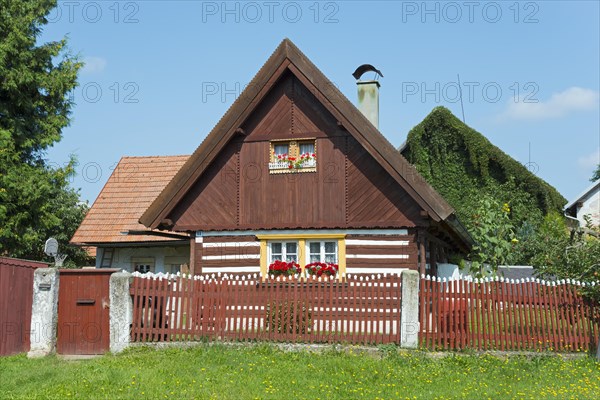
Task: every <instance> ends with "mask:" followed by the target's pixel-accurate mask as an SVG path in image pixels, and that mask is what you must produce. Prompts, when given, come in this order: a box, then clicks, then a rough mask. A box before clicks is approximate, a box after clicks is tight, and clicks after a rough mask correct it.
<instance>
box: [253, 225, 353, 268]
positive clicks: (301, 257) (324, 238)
mask: <svg viewBox="0 0 600 400" xmlns="http://www.w3.org/2000/svg"><path fill="white" fill-rule="evenodd" d="M257 238H258V239H259V240H260V271H261V275H262V276H267V271H268V268H269V264H271V263H272V262H274V261H275V260H278V259H280V260H282V261H296V262H297V263H298V264H300V266H301V267H302V269H303V270H304V266H305V265H307V264H310V263H313V262H317V261H321V262H331V263H337V264H338V266H339V274H338V277H339V278H342V277H343V276H344V275H345V274H346V240H345V235H343V234H304V235H302V234H300V235H298V234H296V235H278V234H272V235H258V236H257Z"/></svg>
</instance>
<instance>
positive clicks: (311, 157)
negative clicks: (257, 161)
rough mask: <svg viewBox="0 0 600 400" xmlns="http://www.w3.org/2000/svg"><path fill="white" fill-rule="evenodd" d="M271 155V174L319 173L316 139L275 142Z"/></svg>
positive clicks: (272, 145) (271, 147)
mask: <svg viewBox="0 0 600 400" xmlns="http://www.w3.org/2000/svg"><path fill="white" fill-rule="evenodd" d="M269 154H270V158H269V172H270V173H271V174H285V173H296V172H316V171H317V144H316V140H315V139H314V138H311V139H298V140H273V141H271V143H270V150H269Z"/></svg>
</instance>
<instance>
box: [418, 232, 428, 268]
mask: <svg viewBox="0 0 600 400" xmlns="http://www.w3.org/2000/svg"><path fill="white" fill-rule="evenodd" d="M417 243H419V274H420V275H425V267H426V265H425V264H426V260H425V257H426V254H425V235H424V234H423V231H419V232H418V233H417Z"/></svg>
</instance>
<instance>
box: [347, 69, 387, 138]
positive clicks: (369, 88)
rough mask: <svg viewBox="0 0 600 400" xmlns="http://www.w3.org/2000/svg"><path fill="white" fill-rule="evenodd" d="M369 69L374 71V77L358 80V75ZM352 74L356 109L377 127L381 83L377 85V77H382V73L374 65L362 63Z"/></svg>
mask: <svg viewBox="0 0 600 400" xmlns="http://www.w3.org/2000/svg"><path fill="white" fill-rule="evenodd" d="M369 71H373V72H375V79H373V80H365V81H363V80H360V77H361V76H362V75H363V74H364V73H365V72H369ZM352 76H354V78H355V79H356V80H357V81H356V85H357V88H358V109H359V110H360V112H362V113H363V115H364V116H365V117H367V119H368V120H369V121H371V123H372V124H373V126H375V128H377V129H379V88H380V86H381V85H379V81H378V80H377V77H378V76H381V77H383V74H382V73H381V71H379V70H378V69H377V68H375V67H374V66H372V65H370V64H363V65H361V66H360V67H358V68H357V69H356V71H354V73H353V74H352Z"/></svg>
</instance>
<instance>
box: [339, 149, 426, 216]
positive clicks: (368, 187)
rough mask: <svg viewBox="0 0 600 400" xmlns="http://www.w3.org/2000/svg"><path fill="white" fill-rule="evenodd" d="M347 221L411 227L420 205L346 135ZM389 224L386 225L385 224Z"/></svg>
mask: <svg viewBox="0 0 600 400" xmlns="http://www.w3.org/2000/svg"><path fill="white" fill-rule="evenodd" d="M346 175H347V180H348V196H347V198H348V202H347V204H348V206H347V207H348V211H347V212H348V220H349V221H352V223H353V224H354V225H357V226H361V227H388V226H389V227H399V226H400V227H414V226H416V225H417V224H419V222H421V224H422V222H423V221H421V217H420V214H419V213H420V211H421V208H420V207H419V206H418V204H417V203H416V202H415V201H414V200H413V199H412V198H411V197H410V196H409V195H408V193H406V191H405V190H404V189H402V188H401V187H400V185H398V183H397V182H396V181H395V180H393V179H392V177H390V176H389V174H388V173H387V172H386V171H385V170H384V169H383V168H382V167H381V165H379V164H378V163H377V162H376V161H375V160H374V159H373V157H371V155H370V154H369V153H367V151H366V150H365V149H364V148H363V147H362V146H361V145H360V144H359V143H358V142H357V141H356V140H355V139H354V138H352V137H348V155H347V164H346ZM388 224H389V225H388Z"/></svg>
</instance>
